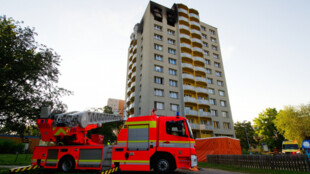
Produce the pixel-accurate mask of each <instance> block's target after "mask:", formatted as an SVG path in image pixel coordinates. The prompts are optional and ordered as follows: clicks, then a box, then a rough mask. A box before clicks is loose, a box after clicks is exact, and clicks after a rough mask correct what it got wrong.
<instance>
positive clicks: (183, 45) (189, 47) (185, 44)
mask: <svg viewBox="0 0 310 174" xmlns="http://www.w3.org/2000/svg"><path fill="white" fill-rule="evenodd" d="M180 46H181V47H185V48H188V49H191V48H192V47H191V46H190V45H189V44H187V43H181V44H180Z"/></svg>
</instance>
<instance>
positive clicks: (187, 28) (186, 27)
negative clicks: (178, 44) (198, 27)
mask: <svg viewBox="0 0 310 174" xmlns="http://www.w3.org/2000/svg"><path fill="white" fill-rule="evenodd" d="M179 28H180V29H184V30H187V31H190V29H189V27H188V26H186V25H182V24H180V25H179Z"/></svg>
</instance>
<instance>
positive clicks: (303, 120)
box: [274, 104, 310, 144]
mask: <svg viewBox="0 0 310 174" xmlns="http://www.w3.org/2000/svg"><path fill="white" fill-rule="evenodd" d="M274 123H275V126H276V128H277V129H278V130H279V132H280V133H282V134H283V135H284V137H285V138H286V139H288V140H297V141H298V143H299V144H301V143H302V140H304V139H306V138H308V137H310V126H309V125H310V104H308V105H300V106H299V107H293V106H285V107H284V109H283V110H280V112H279V113H278V115H277V117H276V119H275V121H274Z"/></svg>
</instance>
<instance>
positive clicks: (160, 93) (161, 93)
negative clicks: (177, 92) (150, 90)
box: [154, 89, 164, 97]
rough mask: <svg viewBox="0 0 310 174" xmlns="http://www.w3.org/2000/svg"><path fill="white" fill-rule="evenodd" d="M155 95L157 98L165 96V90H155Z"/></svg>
mask: <svg viewBox="0 0 310 174" xmlns="http://www.w3.org/2000/svg"><path fill="white" fill-rule="evenodd" d="M154 95H155V96H161V97H162V96H164V90H162V89H154Z"/></svg>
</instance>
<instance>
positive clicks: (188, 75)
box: [182, 74, 194, 80]
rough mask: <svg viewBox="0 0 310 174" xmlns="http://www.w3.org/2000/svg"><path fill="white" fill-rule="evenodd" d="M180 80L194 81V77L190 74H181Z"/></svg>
mask: <svg viewBox="0 0 310 174" xmlns="http://www.w3.org/2000/svg"><path fill="white" fill-rule="evenodd" d="M182 78H183V79H191V80H194V76H193V75H191V74H182Z"/></svg>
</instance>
